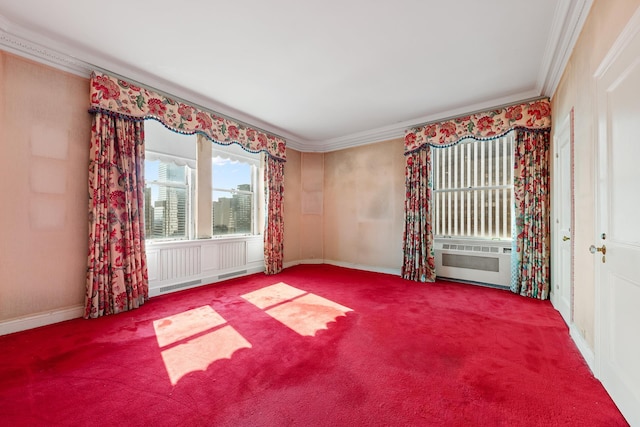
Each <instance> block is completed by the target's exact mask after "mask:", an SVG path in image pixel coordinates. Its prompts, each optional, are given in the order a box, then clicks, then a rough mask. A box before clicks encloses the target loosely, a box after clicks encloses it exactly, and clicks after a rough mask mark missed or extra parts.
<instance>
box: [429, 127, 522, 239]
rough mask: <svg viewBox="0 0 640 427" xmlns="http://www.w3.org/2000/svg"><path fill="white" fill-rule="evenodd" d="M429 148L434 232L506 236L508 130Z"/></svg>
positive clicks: (510, 155) (509, 184) (509, 215)
mask: <svg viewBox="0 0 640 427" xmlns="http://www.w3.org/2000/svg"><path fill="white" fill-rule="evenodd" d="M432 150H433V189H434V224H435V227H434V234H435V236H439V237H443V236H447V237H477V238H498V239H510V238H511V218H512V209H513V208H512V200H513V198H512V194H513V133H509V134H508V135H505V136H503V137H500V138H497V139H492V140H484V141H477V140H472V139H468V140H465V141H462V142H460V143H458V144H456V145H452V146H450V147H445V148H435V147H434V148H432Z"/></svg>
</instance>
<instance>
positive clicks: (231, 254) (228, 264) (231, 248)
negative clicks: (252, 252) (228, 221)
mask: <svg viewBox="0 0 640 427" xmlns="http://www.w3.org/2000/svg"><path fill="white" fill-rule="evenodd" d="M246 254H247V250H246V248H245V242H232V243H224V244H221V245H220V269H221V270H225V269H227V268H233V267H240V266H243V265H245V264H246Z"/></svg>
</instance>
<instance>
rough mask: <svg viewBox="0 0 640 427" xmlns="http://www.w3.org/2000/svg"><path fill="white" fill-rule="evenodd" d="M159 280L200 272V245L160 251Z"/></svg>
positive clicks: (183, 276) (188, 275)
mask: <svg viewBox="0 0 640 427" xmlns="http://www.w3.org/2000/svg"><path fill="white" fill-rule="evenodd" d="M160 265H161V266H162V267H161V270H160V277H159V280H173V279H180V278H185V277H190V276H196V275H198V274H200V246H191V247H186V248H171V249H163V250H161V251H160Z"/></svg>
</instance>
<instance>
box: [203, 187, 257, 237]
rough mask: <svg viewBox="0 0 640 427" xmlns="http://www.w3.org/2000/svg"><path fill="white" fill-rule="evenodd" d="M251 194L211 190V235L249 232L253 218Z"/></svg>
mask: <svg viewBox="0 0 640 427" xmlns="http://www.w3.org/2000/svg"><path fill="white" fill-rule="evenodd" d="M252 200H253V195H252V194H240V193H232V192H231V191H214V192H213V209H212V224H213V235H214V236H219V235H223V234H250V233H251V232H252V227H251V224H252V219H253V202H252Z"/></svg>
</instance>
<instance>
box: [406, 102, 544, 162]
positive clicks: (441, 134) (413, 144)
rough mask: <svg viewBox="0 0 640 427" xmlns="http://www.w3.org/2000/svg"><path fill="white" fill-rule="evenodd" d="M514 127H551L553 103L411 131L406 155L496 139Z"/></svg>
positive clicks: (454, 120)
mask: <svg viewBox="0 0 640 427" xmlns="http://www.w3.org/2000/svg"><path fill="white" fill-rule="evenodd" d="M514 128H526V129H548V128H551V102H550V101H549V100H548V99H546V98H545V99H539V100H536V101H532V102H528V103H524V104H519V105H512V106H510V107H505V108H500V109H497V110H492V111H487V112H484V113H477V114H471V115H468V116H464V117H458V118H455V119H452V120H447V121H443V122H439V123H430V124H427V125H424V126H420V127H416V128H413V129H410V130H408V131H407V133H406V134H405V137H404V146H405V153H409V152H412V151H415V150H418V149H419V148H420V147H422V146H424V145H431V146H434V147H437V146H448V145H453V144H455V143H457V142H459V141H460V140H461V139H465V138H474V139H492V138H496V137H498V136H501V135H504V134H505V133H507V132H509V131H510V130H512V129H514Z"/></svg>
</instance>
